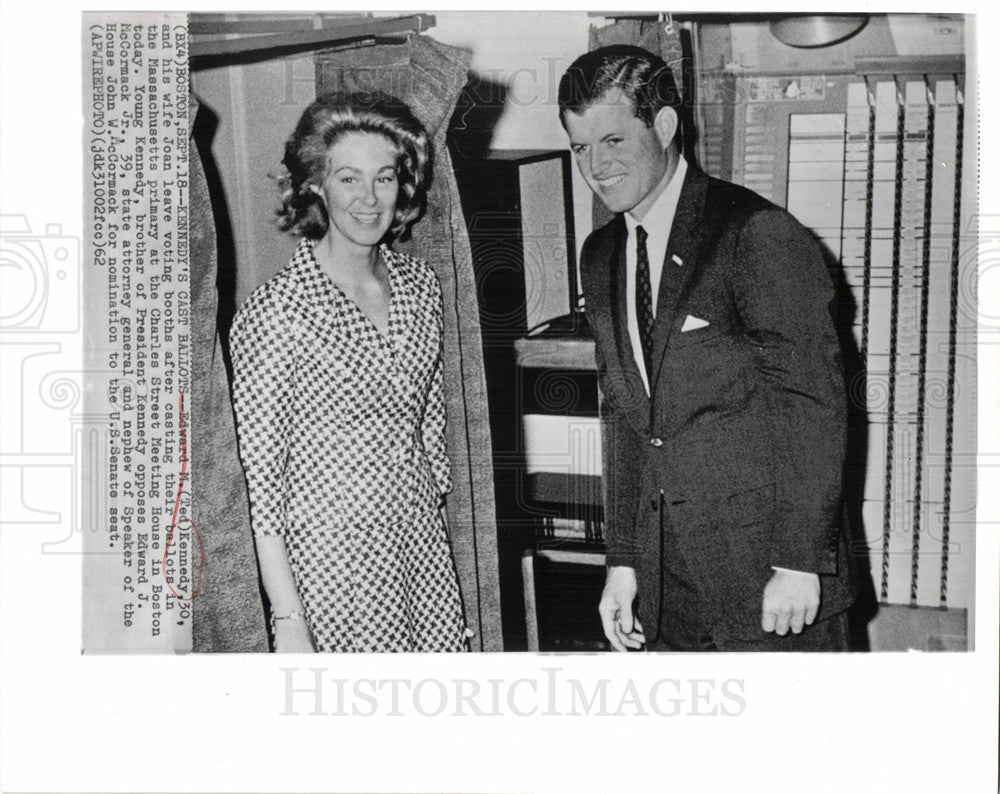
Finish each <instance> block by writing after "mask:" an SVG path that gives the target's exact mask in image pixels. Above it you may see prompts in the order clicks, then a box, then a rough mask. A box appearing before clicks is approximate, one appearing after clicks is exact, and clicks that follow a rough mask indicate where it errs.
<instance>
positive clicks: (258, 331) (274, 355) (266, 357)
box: [231, 286, 294, 537]
mask: <svg viewBox="0 0 1000 794" xmlns="http://www.w3.org/2000/svg"><path fill="white" fill-rule="evenodd" d="M231 347H232V357H233V406H234V408H235V411H236V429H237V434H238V436H239V442H240V444H239V449H240V460H241V461H242V462H243V471H244V473H245V474H246V478H247V487H248V490H249V494H250V518H251V525H252V526H253V532H254V535H256V536H258V537H261V536H265V535H280V534H281V532H282V529H283V527H284V524H285V494H286V487H285V463H286V461H287V459H288V443H289V442H288V439H289V428H290V425H291V405H292V381H293V373H294V356H293V344H292V337H291V328H290V325H289V323H288V322H287V320H286V317H285V313H284V311H283V310H282V308H281V306H280V305H279V304H278V302H277V301H276V299H275V296H274V294H273V290H271V289H270V288H269V287H267V286H265V287H263V288H262V290H261V291H260V292H258V293H256V294H254V295H252V296H251V297H250V298H249V299H248V300H247V302H246V303H245V304H244V305H243V307H242V308H241V309H240V311H239V312H238V313H237V315H236V318H235V320H234V322H233V330H232V335H231Z"/></svg>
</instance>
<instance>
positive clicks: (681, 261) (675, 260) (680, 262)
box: [670, 254, 684, 267]
mask: <svg viewBox="0 0 1000 794" xmlns="http://www.w3.org/2000/svg"><path fill="white" fill-rule="evenodd" d="M670 258H671V259H673V260H674V262H676V263H677V264H678V265H680V266H681V267H684V260H683V259H681V258H680V257H679V256H677V254H671V255H670Z"/></svg>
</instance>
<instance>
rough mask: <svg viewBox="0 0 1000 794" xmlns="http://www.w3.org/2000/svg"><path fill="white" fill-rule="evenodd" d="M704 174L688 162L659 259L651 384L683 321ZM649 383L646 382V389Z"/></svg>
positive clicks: (700, 215)
mask: <svg viewBox="0 0 1000 794" xmlns="http://www.w3.org/2000/svg"><path fill="white" fill-rule="evenodd" d="M707 188H708V178H707V177H706V176H705V175H704V174H702V173H701V171H699V170H698V169H697V168H695V167H694V166H693V165H691V164H688V171H687V175H686V176H685V178H684V184H683V186H682V187H681V196H680V199H679V200H678V202H677V211H676V212H675V213H674V222H673V225H672V226H671V227H670V239H669V241H668V242H667V252H666V255H665V256H664V260H663V275H662V276H661V277H660V290H659V293H658V295H657V299H656V300H657V302H656V325H655V327H654V328H653V355H652V358H653V366H651V367H650V370H651V371H652V373H653V384H655V383H656V381H657V379H658V378H659V375H660V368H661V366H662V365H663V356H664V354H665V353H666V350H667V342H669V341H670V336H671V334H673V333H674V332H677V331H678V330H679V329H680V326H681V325H682V324H683V321H681V320H680V318H679V317H678V316H677V314H678V311H677V310H678V308H679V306H680V305H681V302H682V299H683V297H684V295H685V293H686V291H687V287H688V285H689V284H690V283H691V276H692V275H693V274H694V272H695V270H696V269H697V267H698V249H699V246H700V243H701V239H702V229H701V224H702V220H703V218H704V207H705V193H706V190H707ZM652 390H653V385H652V384H651V385H650V391H652Z"/></svg>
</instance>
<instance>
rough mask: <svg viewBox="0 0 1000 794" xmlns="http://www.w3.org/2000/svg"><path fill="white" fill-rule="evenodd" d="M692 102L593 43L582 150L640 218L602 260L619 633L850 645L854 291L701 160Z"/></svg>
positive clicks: (617, 235) (581, 67) (695, 643)
mask: <svg viewBox="0 0 1000 794" xmlns="http://www.w3.org/2000/svg"><path fill="white" fill-rule="evenodd" d="M679 106H680V100H679V95H678V92H677V89H676V86H675V84H674V80H673V76H672V74H671V71H670V69H669V68H668V67H667V66H666V64H664V62H663V61H662V60H661V59H659V58H658V57H656V56H654V55H652V54H651V53H648V52H646V51H645V50H642V49H639V48H637V47H628V46H613V47H605V48H603V49H600V50H595V51H593V52H590V53H587V54H586V55H583V56H581V57H580V58H578V59H577V60H576V61H575V62H574V63H573V65H572V66H570V68H569V69H568V70H567V72H566V74H565V75H564V76H563V78H562V81H561V82H560V85H559V113H560V118H561V120H562V123H563V126H564V127H565V129H566V132H567V133H568V135H569V139H570V147H571V149H572V152H573V155H574V159H575V160H576V163H577V166H578V167H579V170H580V172H581V174H582V175H583V177H584V179H585V180H586V181H587V184H588V185H589V186H590V188H591V189H592V190H593V191H594V193H595V194H597V196H598V197H599V198H600V199H601V200H602V201H603V202H604V203H605V204H606V205H607V206H608V207H609V208H610V209H611V210H612V211H614V212H616V213H619V214H618V215H617V216H616V217H615V218H614V220H612V221H611V222H610V223H609V224H608V225H606V226H604V227H603V228H601V229H598V230H597V231H595V232H594V233H593V234H591V235H590V236H589V237H588V238H587V241H586V242H585V243H584V246H583V253H582V256H581V273H582V279H583V290H584V295H585V297H586V301H587V303H586V313H587V318H588V321H589V323H590V326H591V329H592V331H593V334H594V337H595V339H596V343H597V363H598V371H599V378H600V383H601V388H602V392H603V397H604V403H603V414H604V418H605V422H604V432H605V436H604V449H605V456H604V478H605V518H606V527H607V529H606V536H607V543H608V554H607V565H608V570H607V581H606V584H605V588H604V593H603V595H602V598H601V603H600V608H599V609H600V614H601V619H602V622H603V624H604V632H605V634H606V635H607V637H608V639H609V640H610V642H611V644H612V646H613V647H614V648H615V649H617V650H620V651H624V650H627V649H636V648H640V647H642V646H643V645H645V646H646V647H647V648H649V649H653V650H693V651H707V650H737V651H744V650H845V649H846V648H847V621H846V613H845V610H846V608H847V607H848V606H849V604H850V602H851V600H852V587H851V581H850V575H849V572H848V565H847V557H846V547H845V542H844V535H843V532H842V531H841V523H840V522H841V516H842V509H841V476H842V467H843V462H844V450H845V438H846V402H845V389H844V382H843V375H842V368H841V360H840V351H839V346H838V340H837V335H836V333H835V330H834V326H833V321H832V314H831V304H832V301H833V294H834V293H833V286H832V283H831V280H830V277H829V274H828V272H827V270H826V266H825V263H824V260H823V257H822V254H821V251H820V249H819V247H818V244H817V243H816V242H815V240H814V239H813V238H812V237H811V235H810V234H809V233H808V232H807V231H806V230H805V229H804V228H803V227H802V226H801V225H800V224H799V223H798V222H797V221H795V219H794V218H792V216H791V215H789V214H788V213H787V212H785V211H784V210H783V209H780V208H778V207H776V206H774V205H773V204H770V203H769V202H767V201H766V200H765V199H763V198H761V197H760V196H758V195H756V194H754V193H752V192H750V191H748V190H746V189H744V188H741V187H738V186H736V185H732V184H729V183H727V182H722V181H719V180H716V179H711V178H709V177H708V176H706V175H705V174H703V173H702V172H701V171H699V170H698V169H697V168H696V167H695V165H694V164H691V163H686V162H685V161H684V159H683V157H682V156H681V154H680V147H679V146H678V141H677V137H678V115H677V108H678V107H679ZM636 605H637V606H638V613H639V615H640V616H641V621H640V620H639V619H638V617H637V616H636V614H635V611H634V610H635V607H636Z"/></svg>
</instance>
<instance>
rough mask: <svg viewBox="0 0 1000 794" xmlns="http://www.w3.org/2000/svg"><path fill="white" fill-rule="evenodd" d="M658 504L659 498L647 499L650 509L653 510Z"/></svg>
mask: <svg viewBox="0 0 1000 794" xmlns="http://www.w3.org/2000/svg"><path fill="white" fill-rule="evenodd" d="M659 506H660V500H659V499H650V500H649V507H650V509H651V510H653V511H655V510H656V508H658V507H659Z"/></svg>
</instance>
